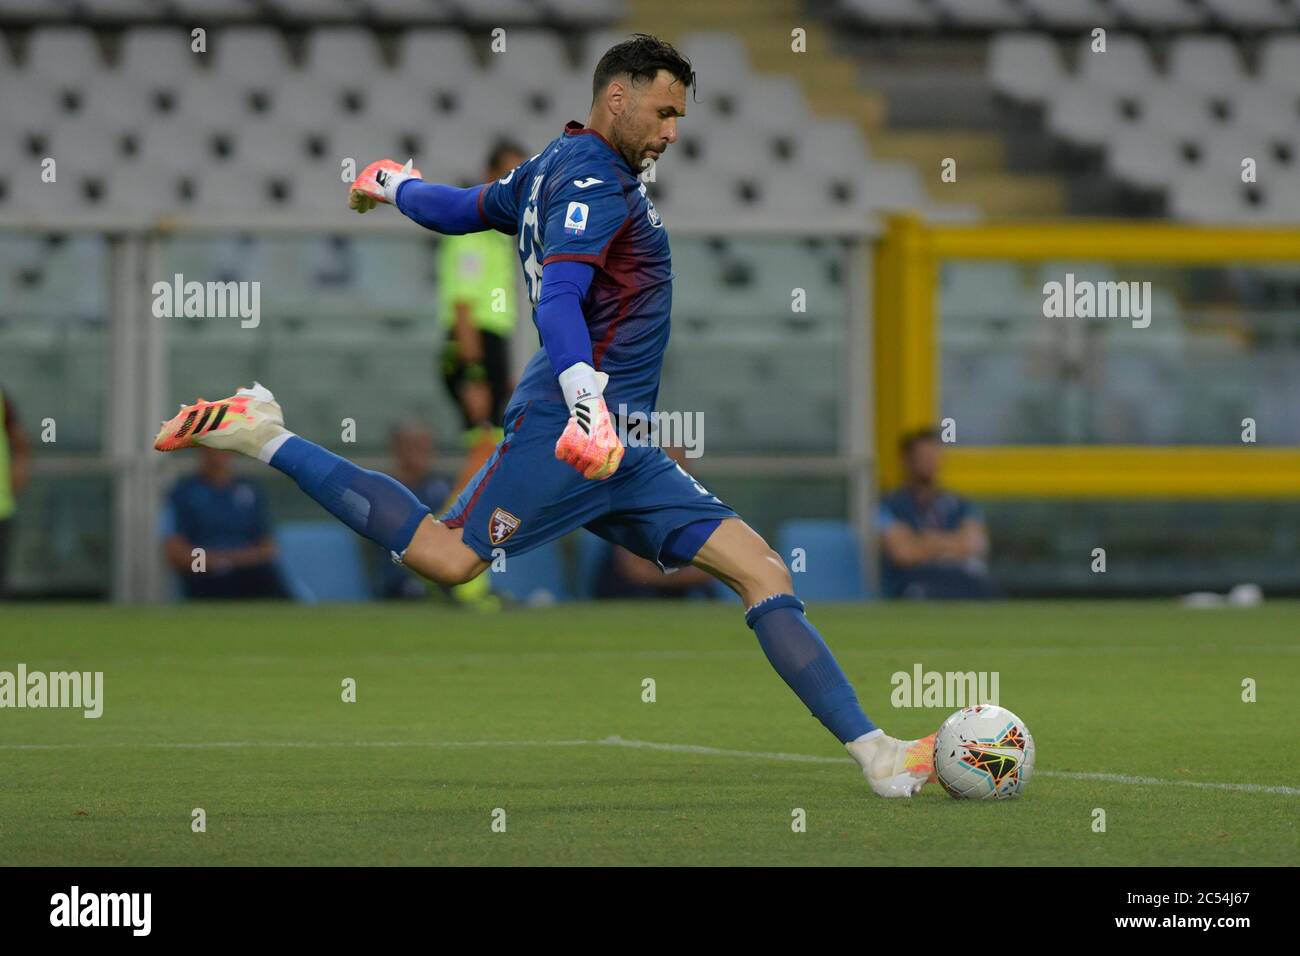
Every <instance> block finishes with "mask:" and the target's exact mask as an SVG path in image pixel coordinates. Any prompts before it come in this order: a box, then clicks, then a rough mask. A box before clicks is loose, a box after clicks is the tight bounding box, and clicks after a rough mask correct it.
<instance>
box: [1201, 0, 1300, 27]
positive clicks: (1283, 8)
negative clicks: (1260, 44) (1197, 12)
mask: <svg viewBox="0 0 1300 956" xmlns="http://www.w3.org/2000/svg"><path fill="white" fill-rule="evenodd" d="M1202 2H1203V3H1204V4H1205V7H1206V9H1208V10H1209V11H1210V12H1211V13H1213V14H1214V15H1215V16H1216V17H1217V18H1218V19H1220V20H1222V21H1223V22H1224V23H1227V24H1231V25H1232V26H1234V27H1238V28H1240V29H1263V28H1267V27H1292V28H1295V27H1300V10H1297V9H1296V8H1295V7H1294V6H1288V5H1287V4H1286V3H1284V2H1279V0H1202Z"/></svg>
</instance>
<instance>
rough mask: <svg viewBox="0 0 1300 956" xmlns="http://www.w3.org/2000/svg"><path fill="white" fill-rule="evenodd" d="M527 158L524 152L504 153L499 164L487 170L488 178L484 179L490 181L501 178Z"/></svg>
mask: <svg viewBox="0 0 1300 956" xmlns="http://www.w3.org/2000/svg"><path fill="white" fill-rule="evenodd" d="M527 158H528V157H527V156H525V155H524V154H523V153H505V154H503V155H502V156H501V159H500V160H499V161H498V162H497V164H496V165H495V166H493V167H491V168H490V169H489V170H488V171H487V179H486V180H484V181H485V182H489V183H490V182H492V180H494V179H500V178H501V177H503V176H504V175H505V174H506V173H508V172H510V170H512V169H514V168H515V167H516V166H518V165H519V164H520V163H522V162H523V161H524V160H525V159H527Z"/></svg>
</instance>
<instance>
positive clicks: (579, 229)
mask: <svg viewBox="0 0 1300 956" xmlns="http://www.w3.org/2000/svg"><path fill="white" fill-rule="evenodd" d="M564 231H565V233H566V234H568V235H570V236H580V235H582V234H583V233H584V232H586V231H587V204H586V203H585V202H571V203H569V210H568V212H566V213H565V214H564Z"/></svg>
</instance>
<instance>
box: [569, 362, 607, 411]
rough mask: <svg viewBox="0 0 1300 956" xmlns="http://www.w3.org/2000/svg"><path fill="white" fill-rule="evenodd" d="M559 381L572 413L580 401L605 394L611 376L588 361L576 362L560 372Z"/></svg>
mask: <svg viewBox="0 0 1300 956" xmlns="http://www.w3.org/2000/svg"><path fill="white" fill-rule="evenodd" d="M559 382H560V390H561V391H563V392H564V401H565V403H566V404H567V405H568V406H569V412H570V413H572V412H573V409H574V407H575V406H576V405H577V404H578V402H582V401H587V400H589V399H592V398H599V397H600V396H601V395H603V394H604V392H605V385H606V384H608V382H609V376H608V375H606V374H605V373H604V372H597V371H596V370H595V369H594V368H592V367H591V366H590V365H588V364H587V363H586V362H576V363H574V364H573V365H570V366H569V367H568V368H566V369H565V370H564V371H563V372H561V373H560V378H559Z"/></svg>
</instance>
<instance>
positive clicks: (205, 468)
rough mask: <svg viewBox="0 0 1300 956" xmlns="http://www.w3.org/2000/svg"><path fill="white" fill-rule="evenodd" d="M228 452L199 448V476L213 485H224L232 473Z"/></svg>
mask: <svg viewBox="0 0 1300 956" xmlns="http://www.w3.org/2000/svg"><path fill="white" fill-rule="evenodd" d="M232 470H233V469H232V468H231V465H230V452H228V451H219V450H218V449H216V448H205V447H203V446H200V447H199V474H200V475H202V476H203V478H204V480H205V481H208V482H210V483H211V484H214V485H219V484H224V483H225V482H226V481H228V480H229V479H230V475H231V473H232Z"/></svg>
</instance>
